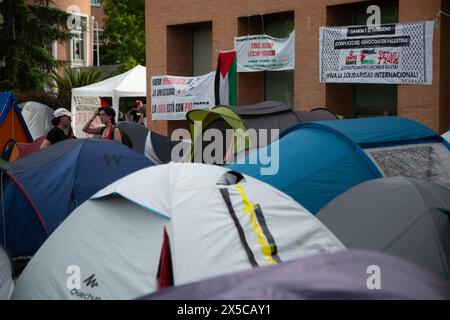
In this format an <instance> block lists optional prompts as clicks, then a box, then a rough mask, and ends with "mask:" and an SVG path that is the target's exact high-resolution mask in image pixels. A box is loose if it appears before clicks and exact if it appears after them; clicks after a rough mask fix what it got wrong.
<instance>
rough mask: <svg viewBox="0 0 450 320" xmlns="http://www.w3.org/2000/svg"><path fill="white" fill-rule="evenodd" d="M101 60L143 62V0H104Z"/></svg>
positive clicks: (126, 66)
mask: <svg viewBox="0 0 450 320" xmlns="http://www.w3.org/2000/svg"><path fill="white" fill-rule="evenodd" d="M104 3H105V7H104V12H105V16H106V17H107V18H106V19H105V25H104V31H103V41H104V46H103V47H102V49H103V53H102V59H101V60H102V63H103V64H120V65H121V66H122V71H124V70H128V69H131V68H132V67H134V66H136V65H137V64H141V65H145V0H105V1H104Z"/></svg>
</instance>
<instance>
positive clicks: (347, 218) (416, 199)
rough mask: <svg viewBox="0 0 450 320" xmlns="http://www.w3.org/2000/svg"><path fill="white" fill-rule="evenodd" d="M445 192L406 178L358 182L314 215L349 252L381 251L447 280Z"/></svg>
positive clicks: (448, 201)
mask: <svg viewBox="0 0 450 320" xmlns="http://www.w3.org/2000/svg"><path fill="white" fill-rule="evenodd" d="M449 213H450V190H449V189H447V188H445V187H443V186H440V185H438V184H435V183H432V182H428V181H422V180H417V179H414V178H406V177H391V178H383V179H375V180H370V181H367V182H364V183H361V184H359V185H357V186H355V187H353V188H352V189H350V190H348V191H347V192H345V193H343V194H341V195H340V196H339V197H337V198H336V199H334V200H333V201H331V202H330V203H329V204H328V205H327V206H326V207H324V208H323V209H322V210H320V211H319V213H318V214H317V217H318V218H319V219H320V220H321V221H322V222H323V223H324V224H325V225H326V226H327V227H328V228H329V229H330V230H331V231H332V232H333V233H334V234H335V235H336V236H337V237H338V238H339V239H340V240H341V241H342V242H343V243H344V245H345V246H347V247H348V248H364V249H369V250H375V251H381V252H385V253H389V254H392V255H395V256H399V257H402V258H404V259H407V260H410V261H413V262H415V263H417V264H419V265H422V266H424V267H426V268H428V269H430V270H431V271H434V272H436V273H438V274H440V275H441V276H443V277H445V278H448V276H449V274H450V272H449V270H450V269H449V265H450V221H449Z"/></svg>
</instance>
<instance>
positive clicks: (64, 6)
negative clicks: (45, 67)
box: [28, 0, 104, 68]
mask: <svg viewBox="0 0 450 320" xmlns="http://www.w3.org/2000/svg"><path fill="white" fill-rule="evenodd" d="M34 2H36V1H35V0H28V3H30V4H32V3H34ZM49 5H50V6H54V7H57V8H59V9H60V10H62V11H66V12H71V13H72V14H74V16H75V17H76V20H73V23H72V24H71V22H69V25H72V26H73V29H72V30H73V31H72V33H73V37H72V39H70V40H68V41H65V42H63V43H58V42H55V43H53V45H51V46H50V47H49V48H48V49H49V50H51V52H52V54H53V56H54V57H55V58H56V59H57V60H59V61H64V62H66V65H67V66H68V67H69V68H78V67H92V66H98V65H100V63H101V61H100V58H99V56H100V47H101V41H100V38H101V33H102V31H103V24H104V22H103V20H104V15H103V5H102V3H101V1H100V0H53V1H51V2H49Z"/></svg>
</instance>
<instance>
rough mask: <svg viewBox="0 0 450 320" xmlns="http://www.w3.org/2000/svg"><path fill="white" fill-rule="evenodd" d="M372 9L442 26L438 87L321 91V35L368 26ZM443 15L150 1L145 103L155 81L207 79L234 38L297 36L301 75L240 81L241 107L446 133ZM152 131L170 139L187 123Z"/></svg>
mask: <svg viewBox="0 0 450 320" xmlns="http://www.w3.org/2000/svg"><path fill="white" fill-rule="evenodd" d="M372 4H376V5H378V6H379V7H380V8H381V22H382V23H406V22H417V21H423V20H427V21H429V20H436V27H435V30H434V41H433V46H434V47H433V83H432V85H378V84H377V85H375V84H331V83H327V84H324V83H320V81H319V69H320V67H319V28H320V27H322V26H347V25H361V24H365V23H366V21H367V18H368V17H369V16H370V15H369V14H367V13H366V10H367V7H368V6H369V5H372ZM440 12H444V13H450V0H382V1H361V0H316V1H309V0H278V1H269V0H268V1H260V0H248V1H245V2H243V1H238V0H227V1H222V0H190V1H184V0H167V1H154V0H147V1H146V41H147V51H146V52H147V53H146V54H147V56H146V61H147V72H148V81H147V83H148V90H147V92H148V94H147V95H148V96H147V101H148V102H150V101H151V97H150V95H149V92H150V79H151V77H152V76H154V75H163V74H170V75H178V76H193V75H199V74H205V73H207V72H210V71H212V70H215V68H216V63H217V61H216V60H217V55H218V53H219V52H221V51H226V50H232V49H233V40H234V37H236V36H243V35H250V34H261V33H267V34H269V35H272V36H275V37H283V36H286V35H287V34H288V33H289V32H291V31H293V30H295V32H296V44H295V51H296V68H295V70H293V71H280V72H254V73H238V104H239V105H246V104H252V103H257V102H260V101H263V100H278V101H281V102H284V103H286V104H288V105H290V106H291V107H293V108H295V109H299V110H309V109H312V108H317V107H324V106H326V107H328V108H330V109H332V110H333V111H335V112H336V113H338V114H340V115H343V116H345V117H347V118H353V117H366V116H375V115H398V116H402V117H406V118H410V119H413V120H417V121H419V122H422V123H424V124H426V125H428V126H430V127H431V128H433V129H434V130H436V131H438V132H441V133H442V132H444V131H446V130H448V129H449V123H450V18H449V17H448V16H447V15H444V14H440ZM150 105H151V104H150V103H148V110H147V112H148V113H149V112H150V107H149V106H150ZM149 126H150V127H151V128H153V129H154V130H156V131H158V132H160V133H163V134H170V133H171V132H172V131H173V130H174V129H176V128H179V127H186V122H185V121H151V120H149Z"/></svg>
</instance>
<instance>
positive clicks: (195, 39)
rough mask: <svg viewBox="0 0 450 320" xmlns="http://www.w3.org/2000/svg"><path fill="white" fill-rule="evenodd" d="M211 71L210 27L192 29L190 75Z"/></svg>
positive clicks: (199, 74)
mask: <svg viewBox="0 0 450 320" xmlns="http://www.w3.org/2000/svg"><path fill="white" fill-rule="evenodd" d="M211 71H212V30H211V27H210V26H205V27H195V28H193V29H192V75H193V76H201V75H204V74H207V73H210V72H211Z"/></svg>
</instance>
